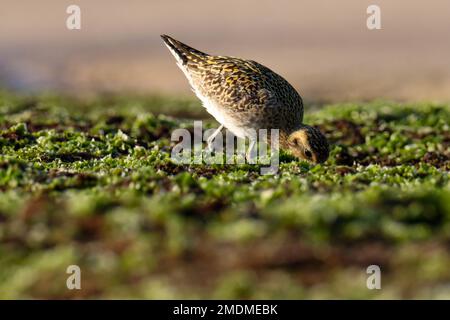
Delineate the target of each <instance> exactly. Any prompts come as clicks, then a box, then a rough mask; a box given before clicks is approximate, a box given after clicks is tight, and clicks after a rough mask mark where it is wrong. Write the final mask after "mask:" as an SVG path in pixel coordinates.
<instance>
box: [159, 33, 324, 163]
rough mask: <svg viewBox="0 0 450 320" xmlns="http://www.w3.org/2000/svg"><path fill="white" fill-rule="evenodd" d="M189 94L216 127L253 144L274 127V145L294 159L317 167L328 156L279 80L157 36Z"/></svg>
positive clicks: (258, 67) (250, 64)
mask: <svg viewBox="0 0 450 320" xmlns="http://www.w3.org/2000/svg"><path fill="white" fill-rule="evenodd" d="M161 38H162V39H163V41H164V43H165V45H166V46H167V48H168V49H169V51H170V52H171V53H172V55H173V56H174V57H175V60H176V63H177V65H178V67H179V68H180V69H181V70H182V71H183V73H184V75H185V76H186V78H187V80H188V82H189V84H190V86H191V88H192V90H193V91H194V93H195V94H196V95H197V97H198V98H199V99H200V100H201V101H202V104H203V106H204V107H205V109H206V110H207V111H208V113H210V114H211V115H212V116H213V117H214V118H215V119H216V120H217V121H218V122H219V123H220V127H219V128H218V129H217V130H216V131H215V132H214V133H213V134H212V135H211V136H210V137H209V138H208V140H207V143H208V146H209V147H211V145H212V142H213V140H214V138H215V137H216V136H217V135H218V134H219V133H220V132H221V130H222V129H223V128H224V127H225V128H227V129H228V130H230V131H231V132H232V133H233V134H234V135H235V136H237V137H239V138H244V139H245V138H249V140H250V146H249V149H250V150H252V148H253V147H254V146H255V142H256V139H257V137H256V136H255V134H254V132H255V131H256V132H258V130H259V129H267V130H269V129H278V130H279V146H280V147H281V148H282V149H284V150H288V152H290V153H291V154H292V155H293V156H295V157H297V158H299V159H301V160H306V161H308V162H311V163H314V164H318V163H323V162H325V161H326V160H327V159H328V156H329V144H328V141H327V139H326V137H325V136H324V134H323V133H322V132H321V131H320V130H319V129H317V128H316V127H314V126H310V125H307V124H304V123H303V100H302V98H301V96H300V95H299V93H298V92H297V91H296V90H295V89H294V87H293V86H292V85H290V84H289V82H288V81H287V80H285V79H284V78H283V77H282V76H280V75H278V74H277V73H275V72H274V71H272V70H270V69H269V68H267V67H265V66H263V65H262V64H259V63H258V62H255V61H253V60H246V59H241V58H236V57H231V56H220V55H210V54H207V53H205V52H202V51H200V50H197V49H194V48H192V47H190V46H188V45H186V44H184V43H182V42H180V41H178V40H176V39H174V38H172V37H170V36H168V35H164V34H163V35H161Z"/></svg>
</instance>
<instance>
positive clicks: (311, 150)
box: [285, 125, 330, 163]
mask: <svg viewBox="0 0 450 320" xmlns="http://www.w3.org/2000/svg"><path fill="white" fill-rule="evenodd" d="M286 140H287V141H286V143H285V144H286V146H285V147H287V149H288V150H289V151H291V153H292V154H293V155H294V156H296V157H297V158H300V159H303V160H307V161H309V162H312V163H323V162H325V161H326V160H327V159H328V156H329V154H330V148H329V146H328V141H327V139H326V138H325V136H324V135H323V134H322V132H320V130H319V129H316V128H314V127H311V126H307V125H302V126H301V127H300V128H299V129H297V130H295V131H293V132H292V133H290V134H289V135H288V137H287V139H286Z"/></svg>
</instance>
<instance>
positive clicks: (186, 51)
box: [161, 34, 208, 65]
mask: <svg viewBox="0 0 450 320" xmlns="http://www.w3.org/2000/svg"><path fill="white" fill-rule="evenodd" d="M161 38H162V39H163V40H164V43H165V44H166V46H167V47H168V48H169V50H170V52H171V53H172V54H173V55H174V56H175V59H177V61H178V63H180V64H181V65H186V64H187V63H188V62H189V61H192V62H197V61H199V60H202V59H204V58H205V57H207V56H208V54H206V53H204V52H201V51H199V50H197V49H194V48H192V47H189V46H188V45H186V44H184V43H182V42H180V41H178V40H175V39H174V38H172V37H169V36H167V35H165V34H163V35H161Z"/></svg>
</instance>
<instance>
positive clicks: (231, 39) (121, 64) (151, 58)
mask: <svg viewBox="0 0 450 320" xmlns="http://www.w3.org/2000/svg"><path fill="white" fill-rule="evenodd" d="M71 4H77V5H79V6H80V7H81V20H82V29H81V30H79V31H77V30H72V31H71V30H68V29H67V28H66V25H65V23H66V18H67V17H68V14H67V13H66V8H67V7H68V6H69V5H71ZM370 4H377V5H379V6H380V7H381V21H382V30H373V31H371V30H368V29H367V27H366V19H367V16H368V15H367V14H366V8H367V7H368V5H370ZM449 12H450V2H449V1H448V0H433V1H431V2H429V3H428V5H426V6H425V5H424V3H423V2H422V1H407V0H397V1H387V0H377V1H374V0H371V1H366V0H345V1H340V2H339V5H337V3H336V2H335V1H329V0H328V1H324V0H319V1H312V0H302V1H286V0H282V1H268V0H249V1H240V0H228V1H226V2H211V1H206V0H191V1H181V0H179V1H162V0H152V1H144V0H132V1H120V0H96V1H92V0H76V1H75V0H39V1H23V0H2V3H1V10H0V85H1V86H2V87H6V88H11V89H16V90H23V91H30V90H33V91H41V90H51V91H58V92H61V91H64V92H68V93H75V94H77V95H82V94H86V95H89V94H95V93H99V92H102V93H103V92H112V93H114V92H124V91H126V92H132V93H154V92H158V93H170V94H174V93H177V94H178V93H179V94H185V95H189V94H190V93H189V91H190V89H189V87H188V84H187V82H186V80H185V79H184V76H183V75H182V73H181V72H180V71H179V70H178V69H177V67H176V66H175V63H174V59H173V58H172V56H170V54H169V53H168V51H167V49H166V48H165V47H164V46H163V44H162V41H161V39H160V38H159V35H160V34H161V33H166V34H169V35H172V36H173V37H175V38H177V39H179V40H181V41H183V42H185V43H187V44H190V45H192V46H193V47H195V48H198V49H200V50H203V51H206V52H208V53H211V54H220V55H233V56H238V57H243V58H249V59H252V60H256V61H258V62H260V63H262V64H264V65H266V66H268V67H270V68H271V69H273V70H275V71H277V72H278V73H280V74H281V75H283V76H284V77H285V78H287V79H288V80H289V81H290V82H291V83H292V84H293V85H294V86H295V87H296V88H297V89H298V90H299V91H300V92H301V94H302V95H303V96H304V97H305V98H306V99H307V100H310V101H343V100H355V99H359V100H368V99H373V98H375V97H376V98H388V99H395V100H408V101H411V100H414V101H416V100H432V101H448V100H450V59H449V57H450V41H448V35H449V31H450V19H449Z"/></svg>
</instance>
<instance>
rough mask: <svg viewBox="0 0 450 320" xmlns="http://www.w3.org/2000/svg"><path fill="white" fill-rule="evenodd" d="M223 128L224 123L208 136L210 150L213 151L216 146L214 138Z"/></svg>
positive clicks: (207, 141)
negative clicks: (214, 145)
mask: <svg viewBox="0 0 450 320" xmlns="http://www.w3.org/2000/svg"><path fill="white" fill-rule="evenodd" d="M222 129H223V125H221V126H220V127H219V129H217V130H216V131H214V133H213V134H212V135H210V136H209V137H208V139H207V140H206V143H207V144H208V150H209V151H211V152H212V151H213V150H214V148H213V141H214V139H215V138H216V137H217V135H218V134H219V133H220V131H222Z"/></svg>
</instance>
